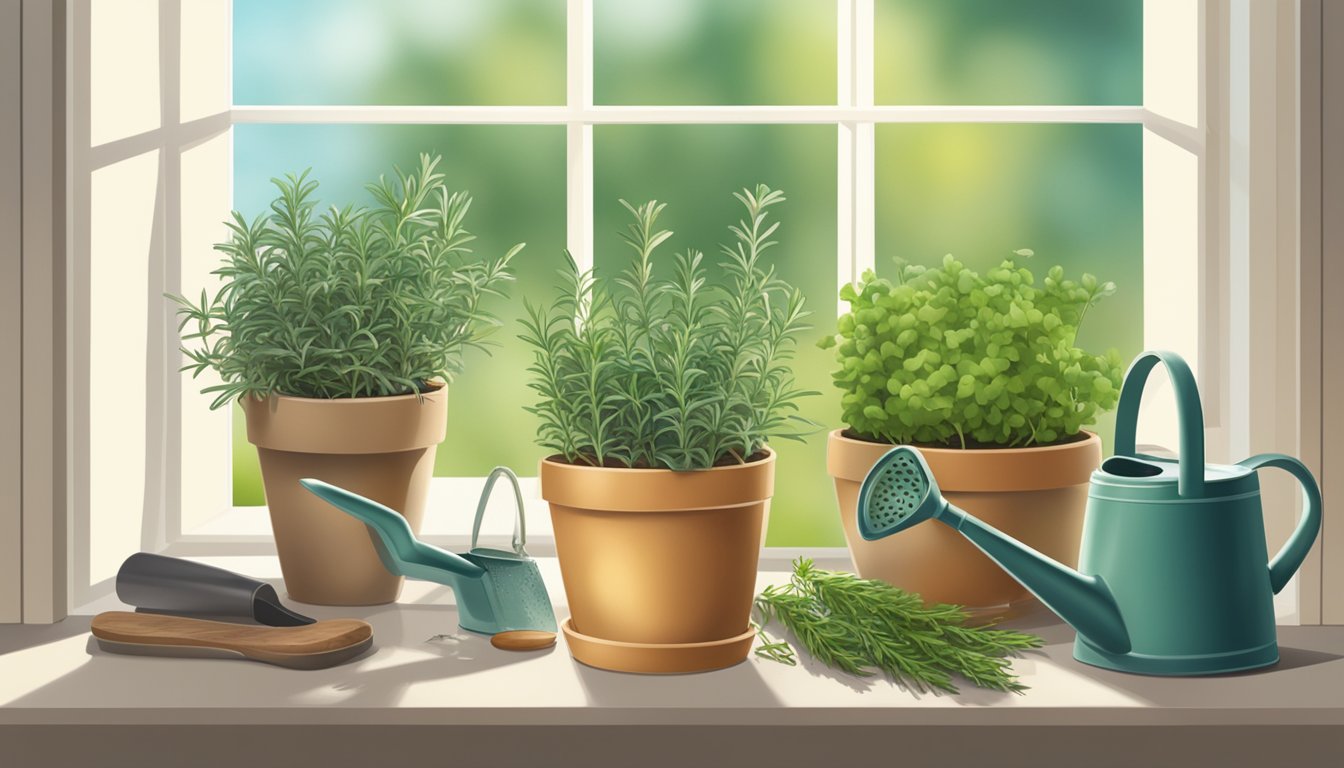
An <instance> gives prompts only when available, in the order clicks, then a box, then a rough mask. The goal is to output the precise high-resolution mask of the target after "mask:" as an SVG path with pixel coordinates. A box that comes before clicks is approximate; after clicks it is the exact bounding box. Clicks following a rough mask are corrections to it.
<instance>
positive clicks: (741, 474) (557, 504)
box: [540, 452, 775, 672]
mask: <svg viewBox="0 0 1344 768" xmlns="http://www.w3.org/2000/svg"><path fill="white" fill-rule="evenodd" d="M540 474H541V495H542V498H544V499H546V501H547V502H549V503H550V508H551V520H552V523H553V525H554V529H555V546H556V552H557V554H558V556H559V559H560V572H561V575H562V576H563V578H564V583H565V593H566V595H567V596H568V598H569V609H570V613H571V619H570V621H569V622H566V628H567V631H572V633H574V634H576V635H577V636H579V637H582V638H583V639H584V640H585V642H584V643H582V644H580V643H577V642H573V641H571V642H570V650H571V652H572V653H574V655H575V658H578V659H579V660H580V661H583V662H585V663H587V664H590V665H592V666H598V667H603V668H607V669H619V670H622V671H640V672H691V671H701V670H704V669H714V668H719V667H723V666H727V665H730V664H735V663H737V662H739V661H741V660H742V659H744V658H746V654H747V652H748V651H749V650H750V646H751V643H750V641H749V640H748V641H747V642H746V643H745V644H744V643H742V642H741V639H742V636H743V633H744V632H747V631H748V630H749V628H750V622H751V604H752V599H753V598H754V596H755V590H756V564H757V560H758V558H759V557H760V547H761V540H762V538H761V536H762V530H763V521H764V519H765V516H766V514H767V512H768V508H769V503H770V496H771V494H772V493H773V489H774V479H775V454H774V453H773V452H769V454H768V455H767V456H766V457H765V458H763V459H761V460H759V461H754V462H751V463H749V464H743V465H735V466H725V467H715V468H712V469H706V470H697V471H691V472H673V471H670V470H665V469H616V468H603V467H587V466H577V465H573V464H567V463H564V462H563V461H559V460H557V459H556V458H555V457H553V458H549V459H545V460H543V461H542V462H541V472H540ZM604 641H605V643H606V644H607V648H608V650H610V651H611V653H610V654H606V653H604V652H603V642H604ZM617 644H619V645H620V649H621V650H620V653H619V654H618V653H616V650H615V648H616V645H617ZM729 645H732V647H733V648H734V649H740V653H739V652H738V651H737V650H733V651H732V652H730V653H728V657H725V656H724V653H725V652H726V649H727V647H728V646H729ZM632 646H635V647H632ZM583 649H593V650H592V652H590V653H585V650H583ZM714 649H717V650H714ZM642 651H647V652H642ZM632 659H633V660H632Z"/></svg>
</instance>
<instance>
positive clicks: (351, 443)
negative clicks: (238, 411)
mask: <svg viewBox="0 0 1344 768" xmlns="http://www.w3.org/2000/svg"><path fill="white" fill-rule="evenodd" d="M241 405H242V408H243V413H244V414H245V416H246V419H247V441H248V442H249V443H252V444H253V445H255V446H257V448H260V449H268V450H277V451H290V452H294V453H315V454H353V455H363V454H377V453H399V452H402V451H411V450H419V449H424V448H431V447H433V446H437V445H438V444H439V443H442V442H443V439H444V438H445V437H447V435H448V387H447V385H446V384H445V385H442V386H439V387H438V388H437V389H433V390H430V391H428V392H423V393H412V394H406V395H390V396H387V397H346V398H324V397H291V396H289V395H274V394H273V395H269V396H267V397H265V398H262V399H256V398H251V397H244V398H243V400H242V402H241Z"/></svg>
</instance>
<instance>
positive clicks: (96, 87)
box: [89, 0, 160, 147]
mask: <svg viewBox="0 0 1344 768" xmlns="http://www.w3.org/2000/svg"><path fill="white" fill-rule="evenodd" d="M159 119H160V118H159V3H158V0H126V2H121V3H92V4H90V5H89V143H90V144H92V145H93V146H95V147H96V146H98V145H99V144H105V143H107V142H109V141H116V140H117V139H124V138H126V137H127V136H134V135H135V134H137V133H144V132H145V131H152V130H154V129H155V128H158V127H159Z"/></svg>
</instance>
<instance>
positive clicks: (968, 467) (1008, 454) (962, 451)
mask: <svg viewBox="0 0 1344 768" xmlns="http://www.w3.org/2000/svg"><path fill="white" fill-rule="evenodd" d="M1081 432H1082V434H1085V435H1087V437H1086V438H1085V439H1082V440H1074V441H1071V442H1067V443H1055V444H1052V445H1034V446H1026V447H1023V448H923V447H920V446H915V447H916V448H919V451H920V453H922V454H924V458H925V459H926V460H927V461H928V464H929V468H930V469H932V470H933V473H934V475H935V476H936V477H937V479H938V485H939V486H940V487H941V488H942V490H944V491H952V492H957V491H963V492H1009V491H1039V490H1047V489H1051V488H1063V487H1068V486H1073V485H1083V484H1086V483H1088V482H1090V480H1091V477H1092V471H1093V470H1095V469H1096V468H1097V467H1098V466H1100V464H1101V438H1100V437H1099V436H1098V435H1097V434H1096V433H1095V432H1091V431H1089V430H1082V431H1081ZM897 445H898V443H875V442H872V441H869V440H856V439H854V438H852V437H846V436H845V435H844V429H836V430H833V431H832V432H831V433H830V434H829V435H828V436H827V450H826V470H827V472H828V473H829V474H830V475H831V477H833V478H837V479H843V480H850V481H853V482H859V481H862V480H863V478H864V477H865V476H866V475H867V474H868V470H869V469H871V468H872V466H873V464H874V463H875V462H876V461H877V460H878V459H879V458H880V457H881V456H882V455H883V454H885V453H886V452H887V451H889V450H891V449H892V448H895V447H896V446H897ZM837 447H838V450H837Z"/></svg>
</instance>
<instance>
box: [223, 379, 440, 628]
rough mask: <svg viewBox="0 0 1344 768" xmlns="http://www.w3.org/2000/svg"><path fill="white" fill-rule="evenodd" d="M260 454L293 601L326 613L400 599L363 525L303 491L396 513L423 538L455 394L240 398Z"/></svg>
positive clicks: (398, 579) (397, 587)
mask: <svg viewBox="0 0 1344 768" xmlns="http://www.w3.org/2000/svg"><path fill="white" fill-rule="evenodd" d="M242 404H243V410H244V412H245V413H246V415H247V439H248V442H250V443H252V444H253V445H255V446H257V454H258V456H259V457H260V459H261V476H262V481H263V483H264V484H265V487H266V504H267V506H268V507H269V508H270V513H271V528H272V529H273V531H274V533H275V546H276V549H277V550H278V552H279V554H280V570H281V573H282V574H283V575H284V578H285V590H286V591H287V592H288V593H289V596H290V598H292V599H294V600H297V601H299V602H302V603H316V604H319V605H377V604H381V603H390V602H392V601H394V600H396V599H397V595H398V594H399V593H400V591H401V582H402V579H401V577H400V576H393V575H392V574H391V573H388V571H387V569H386V568H384V567H383V564H382V563H381V562H380V561H379V559H378V553H377V552H376V551H375V550H374V548H373V543H372V542H371V541H370V540H369V534H368V531H367V530H366V529H365V527H364V525H363V523H360V522H359V521H358V520H356V519H355V518H353V517H350V516H349V515H347V514H345V513H343V512H341V511H340V510H338V509H336V508H335V507H332V506H331V505H330V504H328V503H326V502H324V501H322V500H321V499H319V498H318V497H316V496H314V495H313V494H311V493H309V492H308V491H306V490H304V489H303V487H302V486H300V485H299V480H300V479H301V478H305V477H314V478H317V479H319V480H325V481H326V482H329V483H332V484H334V485H339V486H341V487H342V488H347V489H349V490H351V491H354V492H355V493H358V494H360V495H361V496H365V497H368V498H370V499H373V500H375V501H378V502H381V503H382V504H385V505H387V506H388V507H391V508H392V509H395V510H397V511H399V512H401V513H402V514H404V515H405V516H406V520H407V522H409V523H410V525H411V529H412V530H414V531H416V532H419V530H420V522H421V519H422V518H423V517H424V512H425V499H426V496H427V495H428V493H429V481H430V478H431V477H432V476H433V474H434V454H435V451H436V449H437V447H438V444H439V443H441V442H443V438H444V436H445V434H446V431H447V418H448V390H447V388H446V387H442V386H440V387H439V388H438V389H435V390H433V391H431V392H427V393H425V394H424V395H422V396H416V395H398V396H393V397H361V398H350V399H331V400H325V399H312V398H303V397H288V396H283V395H277V396H272V397H269V398H267V399H265V400H254V399H252V398H243V401H242Z"/></svg>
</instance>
